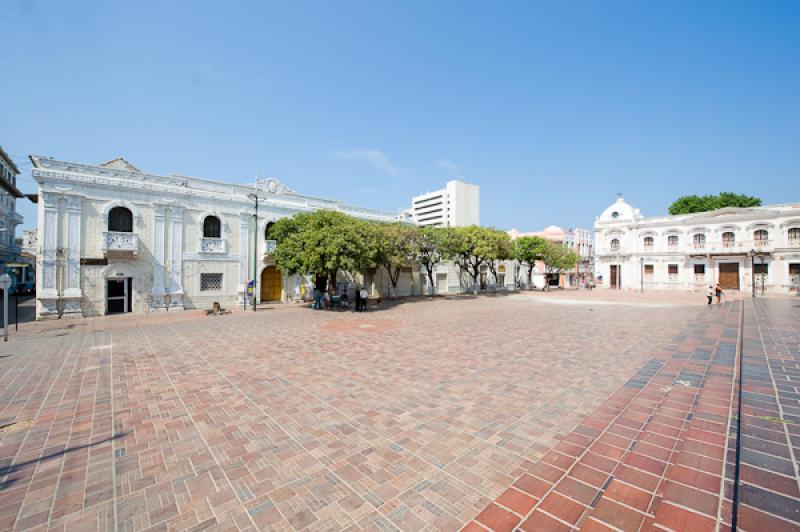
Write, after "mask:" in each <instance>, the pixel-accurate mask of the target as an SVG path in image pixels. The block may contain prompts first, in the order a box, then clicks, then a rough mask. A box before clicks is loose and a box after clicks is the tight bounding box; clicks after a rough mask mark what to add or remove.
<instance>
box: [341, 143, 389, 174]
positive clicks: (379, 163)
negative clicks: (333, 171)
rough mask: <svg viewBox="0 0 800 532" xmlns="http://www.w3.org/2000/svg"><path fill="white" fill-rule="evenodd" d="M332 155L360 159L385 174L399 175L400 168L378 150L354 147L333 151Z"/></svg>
mask: <svg viewBox="0 0 800 532" xmlns="http://www.w3.org/2000/svg"><path fill="white" fill-rule="evenodd" d="M333 156H334V157H336V158H337V159H341V160H343V161H361V162H365V163H367V164H369V165H370V166H372V167H373V168H375V169H376V170H378V171H380V172H383V173H384V174H386V175H391V176H397V175H400V168H398V167H397V166H395V165H394V163H392V161H391V160H390V159H389V156H388V155H386V154H385V153H383V152H382V151H380V150H371V149H363V148H361V149H355V150H346V151H336V152H333Z"/></svg>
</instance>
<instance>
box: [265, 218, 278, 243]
mask: <svg viewBox="0 0 800 532" xmlns="http://www.w3.org/2000/svg"><path fill="white" fill-rule="evenodd" d="M273 225H275V222H267V227H266V228H264V240H275V239H274V238H270V234H269V231H270V229H272V226H273Z"/></svg>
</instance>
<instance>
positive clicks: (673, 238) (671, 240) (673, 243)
mask: <svg viewBox="0 0 800 532" xmlns="http://www.w3.org/2000/svg"><path fill="white" fill-rule="evenodd" d="M667 245H668V246H669V247H671V248H676V247H678V237H677V235H669V236H668V237H667Z"/></svg>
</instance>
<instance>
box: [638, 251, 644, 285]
mask: <svg viewBox="0 0 800 532" xmlns="http://www.w3.org/2000/svg"><path fill="white" fill-rule="evenodd" d="M639 278H640V280H641V283H642V286H641V289H640V290H639V293H641V294H644V257H639Z"/></svg>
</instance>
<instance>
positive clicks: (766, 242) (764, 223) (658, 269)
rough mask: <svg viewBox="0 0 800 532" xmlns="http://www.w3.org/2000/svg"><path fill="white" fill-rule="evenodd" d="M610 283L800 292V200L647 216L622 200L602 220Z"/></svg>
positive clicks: (598, 267)
mask: <svg viewBox="0 0 800 532" xmlns="http://www.w3.org/2000/svg"><path fill="white" fill-rule="evenodd" d="M595 244H596V249H595V275H596V277H597V281H596V282H597V285H598V286H600V287H605V288H627V289H637V290H639V289H644V290H648V289H659V290H706V289H707V288H708V286H709V285H714V284H717V283H719V284H720V286H721V287H722V289H723V290H752V289H753V286H754V285H755V288H756V290H757V291H758V292H760V291H762V290H763V291H764V292H767V293H769V292H789V291H798V290H800V204H786V205H767V206H763V207H751V208H732V207H730V208H724V209H719V210H716V211H711V212H701V213H694V214H684V215H677V216H657V217H651V218H646V217H644V216H642V214H641V213H640V212H639V209H635V208H633V207H631V206H630V205H628V204H627V203H626V202H625V200H624V199H622V198H619V199H617V201H616V202H615V203H614V204H613V205H611V206H610V207H608V208H607V209H606V210H605V211H604V212H603V214H602V215H601V216H600V217H599V218H597V220H596V222H595Z"/></svg>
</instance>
